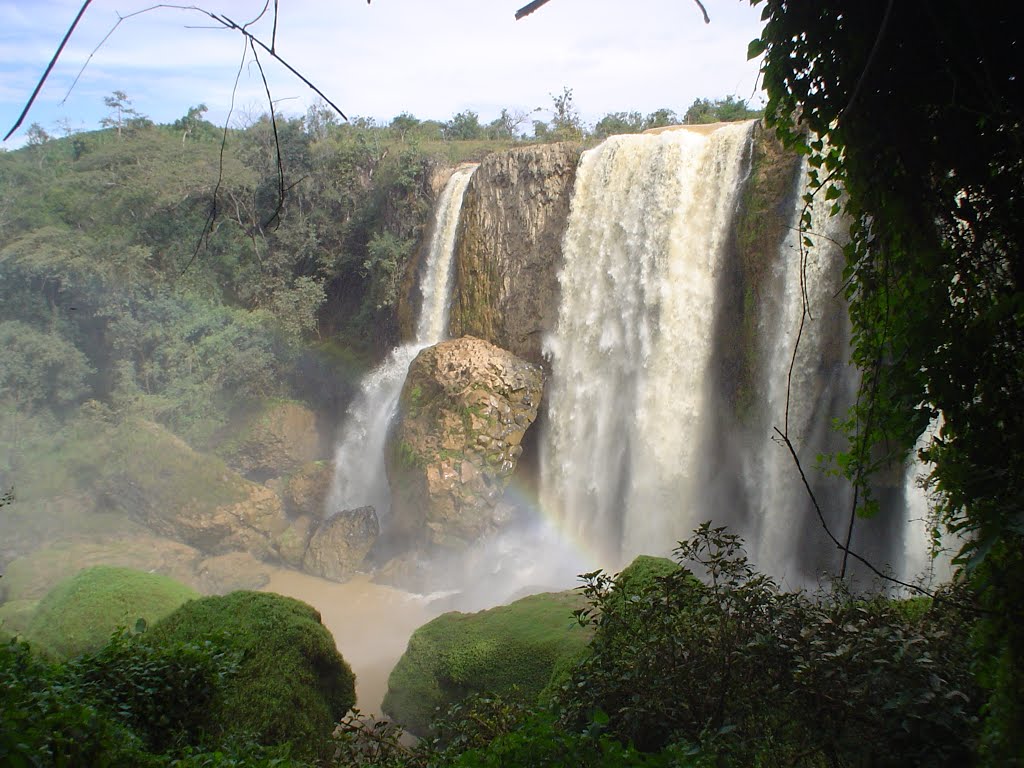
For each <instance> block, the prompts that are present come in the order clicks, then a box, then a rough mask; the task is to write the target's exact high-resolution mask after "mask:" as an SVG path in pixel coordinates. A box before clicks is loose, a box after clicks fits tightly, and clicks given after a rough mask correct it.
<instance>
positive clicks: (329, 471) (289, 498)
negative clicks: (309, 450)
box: [281, 461, 334, 519]
mask: <svg viewBox="0 0 1024 768" xmlns="http://www.w3.org/2000/svg"><path fill="white" fill-rule="evenodd" d="M333 478H334V465H333V464H331V462H329V461H310V462H307V463H305V464H303V465H302V466H301V467H299V468H298V469H296V470H295V471H294V472H292V473H291V474H290V475H289V476H288V477H287V478H284V480H283V482H282V488H281V498H282V499H283V500H284V504H285V509H286V510H287V511H288V514H289V515H291V516H292V517H299V516H300V515H309V516H310V517H314V518H317V519H319V518H320V517H321V516H322V515H323V513H324V505H325V504H326V502H327V494H328V493H330V490H331V480H332V479H333Z"/></svg>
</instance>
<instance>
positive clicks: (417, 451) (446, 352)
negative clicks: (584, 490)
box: [387, 336, 544, 549]
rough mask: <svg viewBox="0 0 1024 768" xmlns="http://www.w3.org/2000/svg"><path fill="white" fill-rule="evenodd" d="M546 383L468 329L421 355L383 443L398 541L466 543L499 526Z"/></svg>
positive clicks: (454, 546) (527, 366)
mask: <svg viewBox="0 0 1024 768" xmlns="http://www.w3.org/2000/svg"><path fill="white" fill-rule="evenodd" d="M543 382H544V377H543V373H542V372H541V370H540V368H539V367H538V366H536V365H533V364H531V363H529V362H527V361H525V360H522V359H520V358H518V357H516V356H515V355H513V354H512V353H510V352H507V351H506V350H503V349H500V348H498V347H496V346H494V345H493V344H490V343H488V342H486V341H483V340H482V339H477V338H473V337H469V336H467V337H464V338H461V339H454V340H452V341H446V342H442V343H440V344H437V345H435V346H433V347H429V348H427V349H425V350H423V351H422V352H421V353H420V354H419V355H418V356H417V357H416V359H415V360H414V361H413V363H412V365H411V366H410V368H409V374H408V376H407V378H406V381H405V385H404V387H403V389H402V395H401V400H400V404H399V416H398V420H397V423H396V425H395V428H394V431H393V433H392V435H391V436H390V439H389V442H388V448H387V456H388V482H389V484H390V487H391V521H390V526H391V529H392V530H393V531H394V532H395V534H396V536H397V537H398V538H399V539H400V540H401V539H404V540H406V541H407V542H408V543H411V544H413V545H418V546H426V547H442V548H450V549H461V548H464V547H465V546H466V545H468V544H470V543H472V542H474V541H476V540H477V539H479V538H480V537H481V536H483V535H485V534H486V533H488V532H489V531H491V530H494V529H495V527H496V526H497V524H498V520H497V519H496V513H495V507H496V504H497V502H498V501H499V499H500V498H501V496H502V493H503V492H504V490H505V487H506V485H507V484H508V481H509V478H510V476H511V474H512V472H513V470H514V469H515V466H516V462H517V460H518V458H519V456H520V454H521V453H522V446H521V445H520V443H521V441H522V439H523V436H524V434H525V431H526V428H527V427H528V426H529V425H530V424H532V423H533V420H534V419H535V418H536V416H537V405H538V403H539V402H540V396H541V390H542V388H543Z"/></svg>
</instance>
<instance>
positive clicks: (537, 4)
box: [366, 0, 711, 24]
mask: <svg viewBox="0 0 1024 768" xmlns="http://www.w3.org/2000/svg"><path fill="white" fill-rule="evenodd" d="M550 1H551V0H533V2H532V3H530V4H528V5H524V6H523V7H522V8H520V9H519V10H518V11H516V21H519V20H520V19H522V18H525V17H526V16H529V15H530V14H531V13H533V12H534V11H537V10H540V8H541V7H542V6H545V5H547V4H548V3H549V2H550ZM366 2H370V0H366ZM693 2H695V3H696V4H697V7H698V8H700V12H701V13H702V14H704V23H705V24H710V23H711V17H710V16H708V9H707V8H705V7H704V3H702V2H701V0H693Z"/></svg>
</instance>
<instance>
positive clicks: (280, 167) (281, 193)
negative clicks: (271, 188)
mask: <svg viewBox="0 0 1024 768" xmlns="http://www.w3.org/2000/svg"><path fill="white" fill-rule="evenodd" d="M249 48H250V49H251V50H252V55H253V59H254V60H255V61H256V67H257V69H259V71H260V78H261V79H262V80H263V89H264V90H265V91H266V92H267V101H268V102H269V103H270V127H271V128H272V129H273V131H274V154H275V158H274V159H275V162H276V164H277V207H276V208H274V212H273V213H272V214H270V218H268V219H267V220H266V221H265V222H263V225H262V228H263V229H266V228H267V227H269V226H270V225H271V223H273V221H274V220H275V219H276V218H277V217H278V216H279V215H280V213H281V209H282V208H284V197H285V194H286V191H285V188H284V161H283V160H282V159H281V140H280V137H279V136H278V133H277V117H276V115H275V114H274V99H273V98H272V97H271V95H270V85H269V84H268V83H267V76H266V74H265V73H264V72H263V64H261V63H260V56H259V54H258V53H256V46H255V45H253V42H252V38H249Z"/></svg>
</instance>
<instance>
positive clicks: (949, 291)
mask: <svg viewBox="0 0 1024 768" xmlns="http://www.w3.org/2000/svg"><path fill="white" fill-rule="evenodd" d="M751 1H752V4H753V5H764V6H765V8H764V12H763V18H764V19H765V20H766V24H765V27H764V31H763V33H762V35H761V37H760V39H758V40H755V41H754V42H753V43H751V46H750V51H749V53H750V55H751V56H756V55H759V54H760V53H762V52H763V53H764V54H765V60H764V65H763V70H762V71H763V75H764V82H765V86H766V88H767V90H768V94H769V103H768V106H767V109H766V112H767V118H768V120H769V121H770V123H771V124H772V125H774V126H775V127H776V129H777V131H778V132H779V135H780V136H781V137H782V138H783V139H784V140H785V141H786V142H787V143H788V144H789V145H790V146H792V147H795V148H796V149H798V150H799V151H800V152H803V153H805V154H806V155H808V160H807V162H808V164H809V166H810V168H811V175H812V182H813V189H812V192H811V194H812V195H819V196H823V197H824V199H826V200H833V201H834V203H833V207H832V211H833V213H834V214H838V213H840V212H842V213H845V215H847V216H849V217H850V219H851V220H852V222H853V226H852V229H851V241H850V244H849V245H848V246H847V248H846V261H847V267H846V277H847V297H848V299H849V302H850V317H851V320H852V323H853V360H854V362H855V363H856V364H857V365H858V366H859V367H860V369H861V371H862V372H863V376H862V383H861V388H860V394H859V396H858V398H857V403H856V406H855V407H854V409H853V410H852V412H851V414H850V417H849V420H848V421H847V423H846V425H845V426H846V430H847V432H848V434H849V436H850V441H851V442H850V449H849V451H848V452H847V453H846V454H845V455H843V456H840V457H839V468H840V470H841V471H843V472H844V473H845V474H846V475H847V476H848V477H849V478H850V480H851V481H852V482H853V483H854V485H855V487H856V488H857V490H858V494H859V499H860V501H861V504H860V508H861V511H863V512H866V513H868V514H870V513H872V512H874V511H875V510H876V506H875V505H874V504H873V499H872V498H871V496H870V478H871V477H872V476H874V475H876V474H877V473H878V472H880V471H885V470H886V469H888V468H891V467H899V466H900V465H901V463H902V461H903V460H904V458H905V457H906V455H907V453H908V452H909V451H910V450H911V449H912V447H913V445H914V443H915V441H916V440H917V439H918V437H919V435H921V434H922V432H923V431H924V430H925V428H926V427H927V426H928V424H929V423H930V422H932V421H934V420H937V419H939V418H940V417H941V420H942V426H941V429H939V430H938V432H937V434H936V435H935V436H934V437H932V438H931V439H930V440H929V441H928V445H927V447H926V448H925V449H924V451H922V456H923V458H925V459H927V460H928V461H930V462H932V466H933V467H934V469H933V471H932V473H931V477H930V485H931V488H932V489H933V490H934V491H936V492H937V493H938V498H939V502H938V503H939V506H938V512H939V515H940V518H941V520H942V522H943V524H944V527H945V529H946V530H947V531H949V532H952V533H954V534H956V535H958V536H959V537H960V540H961V541H963V542H965V543H964V546H963V549H962V551H961V553H960V556H959V562H960V563H961V564H963V565H965V566H967V573H968V574H969V576H970V578H971V580H972V583H973V585H974V587H975V589H976V591H977V594H978V597H979V599H980V601H981V604H982V607H983V609H984V611H985V612H984V614H983V619H982V620H981V621H980V622H979V626H978V629H977V633H978V638H979V643H980V645H979V648H980V649H981V651H982V654H983V656H982V660H981V664H980V670H979V671H980V677H981V680H982V681H983V682H984V683H985V684H986V685H987V686H988V687H989V689H990V698H989V702H988V705H987V707H986V710H985V715H986V718H987V725H986V729H987V735H986V743H985V745H984V746H983V750H982V758H983V760H984V761H985V763H986V764H988V765H1007V764H1011V763H1012V762H1013V761H1018V764H1019V761H1020V760H1021V757H1022V755H1024V731H1022V730H1021V729H1020V727H1019V726H1020V723H1021V722H1024V696H1022V695H1021V691H1022V690H1024V523H1022V518H1021V509H1022V505H1024V501H1022V500H1024V411H1022V409H1021V408H1020V395H1021V393H1022V392H1024V257H1022V251H1024V197H1022V196H1021V194H1020V189H1021V188H1022V186H1024V151H1022V141H1021V135H1022V118H1021V116H1022V115H1024V78H1022V77H1021V72H1020V57H1019V40H1018V34H1017V30H1018V28H1019V18H1018V17H1019V12H1018V11H1017V9H1016V6H1012V5H1006V4H1002V3H996V2H988V3H983V4H982V5H981V6H972V7H970V8H967V7H965V6H963V5H962V4H960V3H957V2H952V1H951V0H942V1H937V0H907V1H906V2H900V3H895V2H888V3H884V2H880V0H879V1H875V2H864V1H863V0H835V1H834V2H831V3H829V4H827V5H824V4H820V3H817V4H811V3H790V2H784V0H751ZM910 40H913V41H914V42H913V45H910V44H909V43H908V41H910ZM803 226H804V227H810V226H814V222H811V221H810V220H809V215H805V217H804V221H803ZM854 522H855V520H854V518H853V517H851V521H850V525H851V526H852V525H853V524H854Z"/></svg>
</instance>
